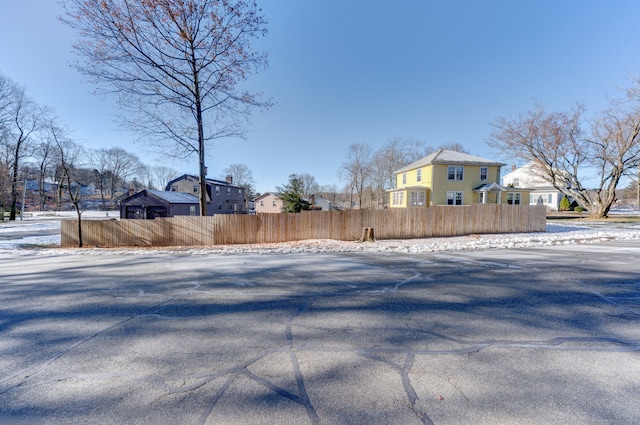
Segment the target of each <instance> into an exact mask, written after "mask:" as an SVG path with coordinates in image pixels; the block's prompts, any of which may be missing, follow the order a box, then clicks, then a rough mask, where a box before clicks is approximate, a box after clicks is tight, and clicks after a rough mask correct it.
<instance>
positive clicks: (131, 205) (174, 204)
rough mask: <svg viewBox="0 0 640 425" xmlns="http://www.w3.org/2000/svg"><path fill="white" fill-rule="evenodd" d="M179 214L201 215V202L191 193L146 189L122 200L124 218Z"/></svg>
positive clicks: (121, 209) (121, 206)
mask: <svg viewBox="0 0 640 425" xmlns="http://www.w3.org/2000/svg"><path fill="white" fill-rule="evenodd" d="M177 215H200V204H199V200H198V198H197V197H196V196H194V195H192V194H190V193H181V192H169V191H163V190H151V189H144V190H141V191H140V192H137V193H134V194H133V195H130V196H128V197H126V198H124V199H123V200H122V201H121V202H120V217H121V218H124V219H154V218H159V217H175V216H177Z"/></svg>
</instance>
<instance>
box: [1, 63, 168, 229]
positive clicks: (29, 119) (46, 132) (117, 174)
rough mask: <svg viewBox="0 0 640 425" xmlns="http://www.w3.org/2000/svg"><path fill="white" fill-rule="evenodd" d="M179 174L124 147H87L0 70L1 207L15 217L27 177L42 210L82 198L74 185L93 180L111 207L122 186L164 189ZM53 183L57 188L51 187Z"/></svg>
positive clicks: (105, 205) (101, 196) (34, 199)
mask: <svg viewBox="0 0 640 425" xmlns="http://www.w3.org/2000/svg"><path fill="white" fill-rule="evenodd" d="M176 175H177V172H176V171H175V170H174V169H172V168H170V167H166V166H148V165H145V164H143V163H142V161H141V160H140V159H139V158H138V156H137V155H135V154H133V153H131V152H128V151H126V150H125V149H123V148H120V147H113V148H103V149H86V148H85V147H84V146H82V145H81V144H80V143H78V142H76V141H74V140H73V139H72V138H71V135H70V133H69V132H68V131H67V130H66V129H65V128H64V125H63V124H62V123H61V122H60V120H59V118H58V117H56V115H55V113H54V112H53V111H52V110H51V109H50V108H48V107H46V106H42V105H39V104H37V103H36V102H35V101H34V100H33V99H32V98H31V97H30V96H29V95H28V94H27V91H26V89H25V88H24V87H23V86H21V85H19V84H17V83H15V82H14V81H12V80H11V79H9V78H8V77H6V76H4V75H2V74H0V209H2V210H3V211H9V213H10V219H11V220H15V218H16V214H17V212H18V204H19V202H21V195H22V194H21V190H20V189H21V188H22V187H23V185H24V182H25V180H28V181H31V182H33V181H35V182H37V190H35V195H34V194H33V193H32V192H34V191H29V196H30V199H29V200H30V202H31V203H32V204H33V205H34V206H36V207H37V208H38V209H41V210H42V209H47V208H51V209H55V208H58V209H59V208H61V207H62V206H63V205H62V204H63V203H69V202H70V203H72V204H73V202H74V199H75V200H76V201H77V202H79V201H80V199H79V198H75V195H78V193H73V192H71V193H70V192H69V188H70V186H74V187H76V188H77V187H79V186H81V185H88V184H91V183H93V184H94V185H95V187H96V189H97V192H98V193H99V194H100V202H101V203H102V205H103V206H104V207H105V208H107V207H108V206H109V205H113V204H112V201H113V200H114V199H115V197H116V196H117V194H118V193H120V194H121V192H122V191H123V190H126V189H128V188H134V189H141V188H157V189H164V187H165V185H166V184H167V182H168V181H169V180H171V179H173V178H174V177H176ZM72 183H73V185H71V184H72ZM51 184H53V185H54V186H55V187H57V188H58V191H57V193H55V194H51V193H50V191H49V190H47V189H48V188H49V187H51ZM65 188H66V190H65Z"/></svg>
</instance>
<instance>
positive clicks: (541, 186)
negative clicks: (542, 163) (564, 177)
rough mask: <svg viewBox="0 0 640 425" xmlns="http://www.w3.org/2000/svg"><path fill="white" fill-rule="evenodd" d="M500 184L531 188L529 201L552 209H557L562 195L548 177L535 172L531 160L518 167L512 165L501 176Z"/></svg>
mask: <svg viewBox="0 0 640 425" xmlns="http://www.w3.org/2000/svg"><path fill="white" fill-rule="evenodd" d="M502 185H503V186H507V187H521V188H526V189H531V195H530V197H529V203H530V204H531V205H536V204H541V205H544V206H546V207H547V208H548V209H550V210H552V211H558V209H559V207H560V200H561V199H562V197H563V196H564V194H563V193H562V192H560V191H559V190H558V189H556V188H555V187H553V185H552V184H551V182H550V181H549V179H546V178H545V177H543V176H541V175H540V173H538V172H536V170H535V164H534V163H533V162H529V163H527V164H525V165H523V166H522V167H519V168H515V166H514V167H513V168H512V170H511V172H509V173H507V174H505V175H504V176H502Z"/></svg>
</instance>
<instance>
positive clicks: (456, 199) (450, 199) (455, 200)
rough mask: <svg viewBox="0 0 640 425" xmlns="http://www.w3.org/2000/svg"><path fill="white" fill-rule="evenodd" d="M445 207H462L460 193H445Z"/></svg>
mask: <svg viewBox="0 0 640 425" xmlns="http://www.w3.org/2000/svg"><path fill="white" fill-rule="evenodd" d="M447 205H462V192H453V191H451V192H447Z"/></svg>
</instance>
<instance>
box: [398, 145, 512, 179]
mask: <svg viewBox="0 0 640 425" xmlns="http://www.w3.org/2000/svg"><path fill="white" fill-rule="evenodd" d="M434 164H446V165H449V164H450V165H487V166H496V167H502V166H503V165H506V164H504V163H502V162H496V161H493V160H491V159H485V158H481V157H479V156H475V155H470V154H468V153H462V152H456V151H450V150H446V149H438V150H437V151H435V152H434V153H432V154H430V155H427V156H425V157H424V158H422V159H419V160H417V161H415V162H412V163H411V164H409V165H407V166H406V167H402V168H401V169H399V170H398V171H395V172H394V174H398V173H404V172H405V171H410V170H415V169H416V168H420V167H425V166H427V165H434Z"/></svg>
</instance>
